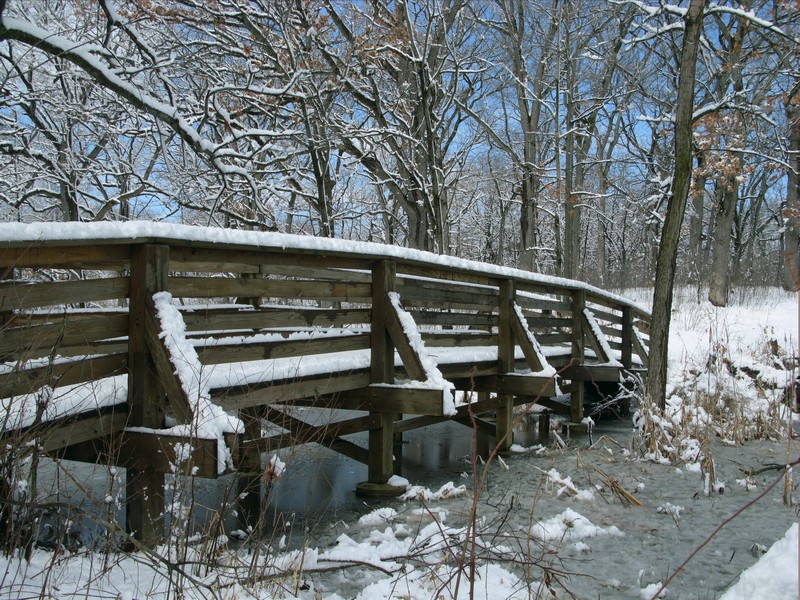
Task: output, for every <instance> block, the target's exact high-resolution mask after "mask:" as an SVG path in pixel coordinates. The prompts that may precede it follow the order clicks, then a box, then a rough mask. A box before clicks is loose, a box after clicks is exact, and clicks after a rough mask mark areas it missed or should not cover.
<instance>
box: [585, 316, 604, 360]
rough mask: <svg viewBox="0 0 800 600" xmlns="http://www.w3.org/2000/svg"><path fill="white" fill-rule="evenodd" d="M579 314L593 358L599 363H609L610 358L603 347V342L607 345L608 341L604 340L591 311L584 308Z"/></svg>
mask: <svg viewBox="0 0 800 600" xmlns="http://www.w3.org/2000/svg"><path fill="white" fill-rule="evenodd" d="M581 314H582V315H583V326H584V334H585V335H586V338H587V339H588V340H589V343H590V344H591V346H592V349H593V350H594V354H595V356H596V357H597V358H598V360H599V361H600V362H604V363H607V362H611V357H610V356H609V355H608V352H606V349H605V347H604V345H603V343H604V342H605V343H606V344H607V343H608V341H607V340H606V339H605V336H604V335H603V332H602V331H600V326H599V325H598V324H597V321H596V320H595V318H594V316H593V315H592V312H591V310H589V309H588V308H584V309H583V312H582V313H581Z"/></svg>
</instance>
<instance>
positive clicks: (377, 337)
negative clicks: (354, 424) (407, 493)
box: [367, 260, 397, 484]
mask: <svg viewBox="0 0 800 600" xmlns="http://www.w3.org/2000/svg"><path fill="white" fill-rule="evenodd" d="M396 281H397V270H396V265H395V263H394V262H392V261H387V260H381V261H378V262H377V263H376V264H375V266H374V267H373V268H372V317H371V321H370V323H371V336H372V338H371V340H372V342H371V343H372V346H371V350H372V351H371V362H370V382H371V383H394V344H393V343H392V339H391V336H390V335H389V330H388V329H387V327H386V315H388V314H389V311H391V310H393V309H392V306H391V303H390V301H389V292H393V291H395V289H396ZM372 414H374V413H372ZM378 414H379V415H380V421H381V425H380V427H379V428H377V429H370V430H369V464H368V465H367V469H368V475H367V481H368V483H370V484H385V483H386V482H387V481H388V480H389V478H390V477H391V476H392V475H393V474H394V465H393V454H392V446H393V442H394V431H393V429H394V414H393V413H378Z"/></svg>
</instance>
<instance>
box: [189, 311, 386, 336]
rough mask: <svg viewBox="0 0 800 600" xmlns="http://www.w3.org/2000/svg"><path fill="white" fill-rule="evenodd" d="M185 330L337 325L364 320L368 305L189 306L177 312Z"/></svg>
mask: <svg viewBox="0 0 800 600" xmlns="http://www.w3.org/2000/svg"><path fill="white" fill-rule="evenodd" d="M181 314H182V315H183V320H184V322H185V323H186V328H187V331H219V330H225V329H262V328H265V327H341V326H343V325H350V324H367V323H369V322H370V314H371V311H370V309H368V308H355V309H354V308H350V309H321V308H297V307H290V306H287V307H286V308H274V307H271V308H259V309H256V310H237V309H225V310H192V309H191V308H190V309H189V310H186V309H184V310H183V311H182V313H181Z"/></svg>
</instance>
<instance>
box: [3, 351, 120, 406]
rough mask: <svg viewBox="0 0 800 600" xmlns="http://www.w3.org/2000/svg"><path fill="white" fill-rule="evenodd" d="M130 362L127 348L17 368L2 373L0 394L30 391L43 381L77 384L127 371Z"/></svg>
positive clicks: (56, 383) (11, 394) (10, 394)
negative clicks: (81, 357)
mask: <svg viewBox="0 0 800 600" xmlns="http://www.w3.org/2000/svg"><path fill="white" fill-rule="evenodd" d="M127 365H128V354H127V352H125V353H118V354H113V355H109V356H97V357H91V358H86V359H82V360H77V361H69V362H61V363H56V364H52V365H46V366H43V367H37V368H33V369H18V370H14V371H12V372H10V373H4V374H2V375H0V398H9V397H12V396H20V395H22V394H30V393H31V392H34V391H36V390H38V389H39V388H41V387H42V386H43V385H50V386H52V387H58V386H65V385H74V384H76V383H83V382H84V381H92V380H98V379H103V378H105V377H111V376H113V375H120V374H122V373H124V372H125V371H126V368H127Z"/></svg>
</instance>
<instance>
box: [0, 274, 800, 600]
mask: <svg viewBox="0 0 800 600" xmlns="http://www.w3.org/2000/svg"><path fill="white" fill-rule="evenodd" d="M683 293H684V295H685V297H683V298H681V299H679V300H678V301H677V302H676V304H675V314H674V317H673V327H672V331H671V355H670V394H671V397H670V404H669V408H668V410H667V411H666V412H665V413H664V414H662V415H660V416H659V418H660V419H661V421H660V422H659V424H660V426H661V427H662V428H663V430H664V431H666V434H665V437H662V438H658V440H656V441H657V442H658V448H657V452H654V453H653V454H652V455H651V456H649V458H650V460H641V459H638V458H637V455H636V448H635V447H633V446H632V445H630V446H629V445H627V444H621V445H618V444H616V443H611V442H612V441H613V440H606V441H605V442H601V436H603V433H604V431H609V432H610V431H612V428H611V427H610V426H609V425H607V424H604V423H603V422H602V421H601V422H599V423H598V425H597V427H596V430H595V432H594V437H595V440H596V444H595V445H594V447H592V448H587V447H586V441H585V439H584V440H583V441H581V440H573V441H572V442H571V443H572V447H571V448H568V449H567V450H561V449H558V448H556V447H550V448H548V449H546V450H544V451H541V449H540V448H539V447H537V448H536V451H532V452H528V453H521V454H520V455H519V456H515V457H513V458H511V459H508V460H507V462H508V465H506V466H505V468H500V466H499V463H497V462H494V461H493V462H492V463H490V464H488V465H486V466H481V467H479V468H480V469H486V471H481V472H485V473H488V477H487V479H486V483H485V484H484V483H482V484H481V490H482V496H481V497H479V501H478V502H476V503H475V504H473V490H472V489H470V487H469V486H464V485H458V484H455V483H452V482H450V483H445V482H446V481H447V479H446V478H444V477H443V478H442V480H441V481H439V483H438V484H437V486H440V487H439V490H438V492H437V491H431V490H429V489H426V488H425V487H423V486H412V485H410V484H409V490H408V494H407V495H406V498H405V499H398V500H394V501H386V502H385V503H383V504H385V506H380V505H377V504H372V505H371V506H370V508H369V510H363V511H362V514H361V516H360V518H359V517H356V518H355V519H352V520H350V521H348V522H337V523H333V524H331V525H330V531H331V532H335V535H332V536H331V539H324V538H323V537H318V536H316V537H314V538H312V537H308V538H307V539H305V540H303V541H302V542H301V543H300V544H299V545H298V544H289V546H288V547H286V546H285V543H284V540H283V538H281V539H280V542H278V543H274V544H273V545H272V546H269V545H268V544H269V541H266V542H265V545H264V546H261V547H260V548H259V547H258V546H253V545H252V544H249V543H245V544H243V545H241V546H238V547H237V546H235V545H233V544H231V543H230V542H229V540H228V539H227V538H226V537H225V536H224V535H221V534H219V533H217V534H215V535H206V536H197V537H191V538H190V537H189V534H188V533H186V534H185V537H183V538H181V537H177V538H175V537H173V538H171V539H170V543H168V544H166V545H165V546H163V547H159V548H156V549H155V551H153V552H149V553H145V552H136V553H133V554H120V553H115V552H104V551H102V549H100V550H95V549H91V548H87V547H74V548H71V549H69V550H68V549H66V548H63V547H62V548H61V549H60V550H58V551H56V552H52V551H49V550H45V549H34V550H33V551H32V553H31V556H30V559H29V560H23V559H22V558H21V557H20V556H18V555H16V556H14V557H11V558H9V557H3V558H0V590H2V591H0V596H2V597H8V598H23V597H31V596H34V597H37V596H41V597H60V598H66V597H73V596H78V595H80V596H81V597H98V598H124V599H128V598H131V599H132V598H140V597H151V598H173V597H178V596H182V597H185V598H225V599H233V598H276V597H279V598H280V597H282V598H294V597H298V598H308V599H310V598H317V597H324V598H333V599H337V598H362V599H368V598H376V597H382V598H431V597H442V598H550V597H555V598H562V597H570V596H569V594H568V593H567V592H566V591H565V589H569V590H572V591H574V593H575V594H576V596H577V597H601V598H652V596H653V595H654V594H655V593H656V592H657V591H658V589H659V588H660V587H661V584H660V582H662V581H665V580H666V578H667V577H668V576H669V575H670V573H671V571H672V570H673V569H674V568H675V566H676V565H677V564H679V563H680V562H681V561H682V560H683V559H684V558H685V557H686V556H688V554H689V551H691V550H692V549H694V548H696V547H697V546H698V545H699V544H700V543H701V542H702V541H703V540H704V539H705V537H706V536H707V535H708V534H709V533H710V532H711V530H713V528H714V526H715V524H719V523H720V522H721V521H722V520H723V519H724V518H725V517H727V516H729V515H730V514H732V512H733V510H734V509H736V508H740V507H741V506H742V505H744V504H745V503H746V502H747V501H749V500H752V499H753V498H754V497H755V495H756V494H757V493H759V491H760V490H762V489H764V488H765V486H766V485H767V483H768V482H769V481H770V480H773V479H774V478H775V477H776V476H778V475H779V471H778V472H770V473H764V474H761V475H758V476H756V475H753V476H744V475H742V474H741V473H740V471H741V468H742V467H745V466H752V465H753V462H754V461H756V460H757V463H756V466H758V464H763V463H764V462H769V461H772V462H777V463H778V464H779V465H780V461H782V460H783V461H785V456H786V442H785V441H781V440H780V439H779V437H778V428H779V425H780V424H781V423H784V422H785V419H786V418H788V414H787V413H786V411H785V410H783V409H782V405H781V404H780V397H781V395H782V394H783V387H784V386H785V385H786V383H787V382H788V381H789V380H790V375H789V374H788V372H787V370H786V368H785V367H786V366H787V365H788V364H789V363H790V362H791V360H790V357H792V356H794V355H795V354H797V352H796V350H795V347H796V346H797V325H798V324H797V314H798V313H797V298H796V297H795V296H793V295H788V294H784V293H782V292H779V291H775V290H752V291H748V292H747V293H746V294H742V295H741V296H742V297H740V298H737V302H736V304H735V305H734V306H731V307H729V308H726V309H717V308H713V307H711V306H710V305H709V304H708V303H707V302H704V301H701V302H700V303H697V302H695V301H693V298H692V297H691V293H690V292H689V291H687V290H684V291H683ZM639 299H640V300H642V301H643V303H644V302H646V296H645V295H644V294H643V295H642V296H641V297H640V298H639ZM724 415H733V417H735V418H734V419H732V420H735V421H737V422H738V425H736V423H724V424H719V423H716V422H715V419H717V418H720V417H721V416H724ZM729 420H731V419H729ZM615 427H616V429H615V430H614V431H616V432H622V431H624V430H626V429H627V430H628V431H629V430H630V427H629V426H628V425H626V424H623V425H617V426H615ZM703 431H711V432H712V433H713V435H711V437H710V438H709V437H708V436H705V437H704V436H703V435H702V433H703ZM743 431H744V432H746V435H744V434H742V435H740V434H741V433H742V432H743ZM756 434H759V435H763V436H766V437H767V438H769V437H774V438H775V441H773V442H770V441H769V440H766V441H762V442H758V443H761V445H760V446H757V447H758V448H759V449H758V451H757V452H756V453H755V454H753V453H749V454H748V450H747V447H748V444H756V442H752V441H748V440H745V439H744V438H745V437H752V436H754V435H756ZM615 435H616V433H615ZM670 443H671V444H673V447H669V444H670ZM576 450H577V451H576ZM795 451H796V450H795ZM301 452H302V451H301ZM544 461H551V462H550V464H552V465H556V466H554V467H549V465H548V463H547V462H544ZM715 464H716V473H717V475H718V477H717V480H716V481H711V476H710V475H709V468H710V467H712V468H713V467H714V465H715ZM539 465H541V466H547V467H549V468H544V469H542V468H539ZM462 468H463V467H462ZM536 469H539V470H538V471H537V470H536ZM282 470H284V472H290V471H291V470H292V464H291V461H290V460H288V459H287V462H286V465H285V469H282ZM465 479H467V480H468V481H469V480H470V477H469V476H466V477H465ZM704 479H707V480H709V484H708V486H707V493H708V494H709V497H704V495H703V493H702V490H703V489H704V485H705V484H704ZM723 479H724V480H727V481H728V483H729V485H728V486H727V487H725V486H724V485H720V484H721V482H722V480H723ZM479 480H480V478H478V477H475V478H474V479H473V481H479ZM443 484H444V485H443ZM193 485H194V484H193ZM198 485H202V482H201V483H199V484H198ZM780 487H781V486H780V485H779V486H778V488H780ZM433 489H434V490H435V489H436V486H434V488H433ZM619 489H624V490H625V491H626V492H627V493H628V495H629V496H630V498H634V497H635V498H638V501H639V502H640V504H641V506H632V505H631V503H630V499H628V500H626V501H623V500H621V498H623V496H618V495H617V494H618V493H619ZM776 489H777V488H776ZM776 494H777V497H775V494H773V496H772V497H768V498H765V499H764V500H762V501H760V502H759V503H756V505H755V506H754V507H753V508H751V509H748V512H746V513H744V515H743V516H742V517H739V519H738V520H734V521H733V522H732V523H731V524H730V525H728V526H727V527H726V528H725V529H723V530H722V531H721V533H720V535H719V537H718V538H717V540H719V541H718V542H715V543H712V544H710V545H709V552H708V553H706V554H705V555H703V556H701V555H698V557H697V558H696V559H695V560H694V561H693V562H692V561H690V562H689V564H688V565H687V567H686V568H685V570H684V571H685V573H686V574H687V579H686V580H685V582H684V583H683V584H680V583H677V581H678V580H677V579H676V580H675V582H673V583H671V584H670V589H669V590H668V592H667V593H666V595H665V596H664V597H666V598H670V597H680V598H689V599H692V598H697V599H700V598H717V597H719V593H721V590H722V589H724V587H726V586H729V585H731V584H733V587H730V589H729V590H728V591H727V592H726V593H725V595H724V596H722V598H724V600H740V599H743V598H748V599H749V598H768V599H769V600H780V599H782V598H796V597H797V596H798V592H797V588H798V583H797V571H798V552H797V548H798V535H797V525H796V524H795V525H793V526H791V527H790V528H789V530H788V532H786V537H784V538H783V539H780V540H779V541H777V542H775V540H776V539H778V538H779V537H780V536H781V535H782V533H783V532H784V531H786V528H787V527H789V524H790V523H791V521H793V520H794V518H795V517H794V509H793V508H791V507H788V508H787V507H783V506H782V505H781V503H780V491H777V492H776ZM796 495H797V494H796V490H795V496H796ZM473 511H474V512H473ZM177 533H178V535H181V534H183V533H184V532H180V531H179V532H177ZM773 542H774V545H773V547H772V548H771V549H770V550H769V551H768V552H766V554H764V555H763V557H761V560H759V562H758V563H757V564H756V565H755V566H753V567H752V568H750V569H748V570H747V571H745V572H744V573H743V574H742V575H741V577H740V578H739V580H738V582H735V579H736V576H737V575H738V573H739V572H740V571H741V570H742V569H743V568H745V567H746V566H748V565H749V564H752V562H753V561H754V560H755V558H754V557H752V556H751V555H750V553H749V552H748V551H747V549H746V548H750V547H751V546H752V549H753V550H751V551H752V552H758V551H759V550H758V549H759V548H760V547H761V546H762V545H763V546H769V545H771V544H773ZM745 547H746V548H745ZM256 548H258V549H259V553H255V552H254V550H255V549H256ZM665 548H672V552H673V553H672V554H671V555H670V556H665V554H666V553H669V552H670V550H667V551H666V552H665ZM743 548H744V549H743ZM654 556H655V557H657V559H663V561H665V562H661V563H659V562H656V559H654V558H653V557H654ZM212 557H213V561H212ZM459 565H461V568H459ZM665 565H666V566H665ZM738 565H741V566H738ZM542 567H546V568H547V572H546V573H545V571H543V570H542ZM593 568H594V569H596V570H595V571H592V570H591V569H593ZM734 568H735V571H733V572H731V569H734ZM597 569H599V571H598V570H597ZM718 571H719V572H718ZM570 573H572V574H574V575H570ZM715 578H716V579H715ZM681 585H682V586H683V587H680V586H681ZM687 586H688V587H687Z"/></svg>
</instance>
